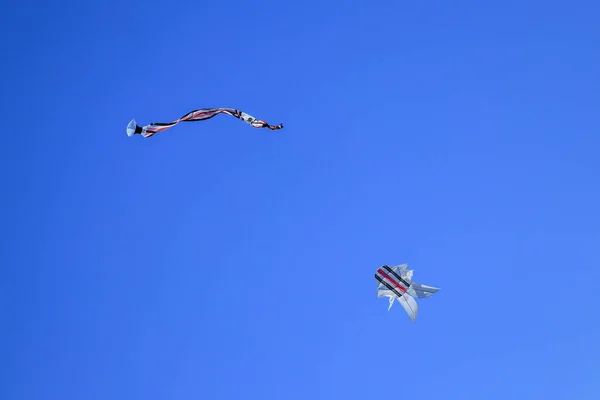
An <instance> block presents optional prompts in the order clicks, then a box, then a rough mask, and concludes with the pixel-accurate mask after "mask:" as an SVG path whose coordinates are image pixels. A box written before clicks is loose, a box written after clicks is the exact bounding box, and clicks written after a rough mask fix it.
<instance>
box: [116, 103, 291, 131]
mask: <svg viewBox="0 0 600 400" xmlns="http://www.w3.org/2000/svg"><path fill="white" fill-rule="evenodd" d="M218 114H228V115H231V116H233V117H236V118H238V119H241V120H242V121H244V122H246V123H248V124H250V125H252V126H253V127H255V128H269V129H270V130H272V131H275V130H278V129H282V128H283V124H279V125H269V124H268V123H267V122H266V121H263V120H262V119H256V118H254V117H253V116H251V115H249V114H246V113H245V112H243V111H240V110H236V109H233V108H201V109H199V110H194V111H190V112H189V113H187V114H185V115H184V116H183V117H181V118H179V119H177V120H175V121H171V122H153V123H151V124H148V125H146V126H139V125H138V124H137V123H136V122H135V119H132V120H131V121H130V122H129V124H128V125H127V136H133V135H136V134H140V135H142V136H143V137H145V138H149V137H150V136H152V135H154V134H155V133H157V132H161V131H164V130H165V129H169V128H172V127H173V126H175V125H177V124H178V123H180V122H196V121H205V120H207V119H211V118H213V117H215V116H216V115H218Z"/></svg>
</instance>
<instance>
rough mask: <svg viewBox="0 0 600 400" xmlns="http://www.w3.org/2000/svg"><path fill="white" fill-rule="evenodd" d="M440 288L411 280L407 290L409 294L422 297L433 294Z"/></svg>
mask: <svg viewBox="0 0 600 400" xmlns="http://www.w3.org/2000/svg"><path fill="white" fill-rule="evenodd" d="M438 290H440V288H436V287H433V286H427V285H421V284H420V283H417V282H414V281H413V282H412V283H411V284H410V287H409V288H408V292H409V293H410V295H411V296H415V297H417V298H420V299H423V298H425V297H429V296H433V295H434V294H436V293H437V291H438Z"/></svg>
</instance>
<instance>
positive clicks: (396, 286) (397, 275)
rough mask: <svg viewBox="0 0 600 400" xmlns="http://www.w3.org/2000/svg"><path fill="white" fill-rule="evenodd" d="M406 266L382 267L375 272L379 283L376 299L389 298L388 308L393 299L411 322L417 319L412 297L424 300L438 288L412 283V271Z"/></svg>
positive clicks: (415, 303)
mask: <svg viewBox="0 0 600 400" xmlns="http://www.w3.org/2000/svg"><path fill="white" fill-rule="evenodd" d="M407 267H408V264H401V265H397V266H395V267H389V266H387V265H383V266H381V267H379V269H378V270H377V272H375V279H377V281H378V282H379V285H378V286H377V297H384V296H385V297H389V298H390V306H389V307H388V311H389V310H390V308H392V305H393V304H394V299H396V300H398V303H400V304H401V305H402V307H403V308H404V310H405V311H406V313H407V314H408V316H409V317H410V319H411V321H412V322H415V319H416V318H417V312H418V311H419V307H418V306H417V301H416V300H415V299H414V297H419V298H424V297H429V296H431V295H433V294H435V293H436V292H437V291H438V290H440V289H439V288H436V287H433V286H425V285H421V284H420V283H417V282H413V281H412V276H413V270H408V269H407Z"/></svg>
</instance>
